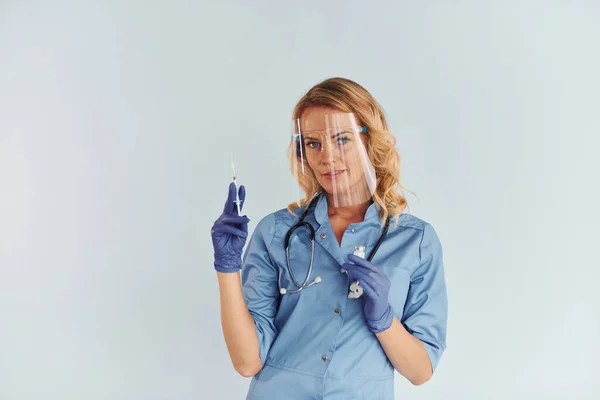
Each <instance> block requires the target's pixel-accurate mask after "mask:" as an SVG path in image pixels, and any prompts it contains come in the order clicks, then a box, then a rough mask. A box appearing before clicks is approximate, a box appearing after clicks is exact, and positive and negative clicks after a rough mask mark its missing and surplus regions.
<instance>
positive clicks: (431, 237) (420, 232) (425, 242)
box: [396, 213, 441, 247]
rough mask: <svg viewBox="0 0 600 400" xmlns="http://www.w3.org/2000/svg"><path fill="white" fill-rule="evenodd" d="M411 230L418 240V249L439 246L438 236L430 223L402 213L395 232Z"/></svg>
mask: <svg viewBox="0 0 600 400" xmlns="http://www.w3.org/2000/svg"><path fill="white" fill-rule="evenodd" d="M402 229H412V230H414V231H415V236H417V237H418V238H419V247H427V246H432V245H434V246H441V244H440V240H439V237H438V234H437V232H436V230H435V228H434V227H433V225H432V224H431V223H429V222H428V221H426V220H424V219H422V218H419V217H417V216H415V215H412V214H408V213H402V214H400V216H399V217H398V222H397V225H396V231H398V230H402Z"/></svg>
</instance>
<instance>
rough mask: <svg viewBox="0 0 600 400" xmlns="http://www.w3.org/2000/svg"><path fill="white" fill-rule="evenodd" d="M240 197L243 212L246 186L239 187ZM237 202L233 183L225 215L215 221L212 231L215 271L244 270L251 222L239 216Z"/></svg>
mask: <svg viewBox="0 0 600 400" xmlns="http://www.w3.org/2000/svg"><path fill="white" fill-rule="evenodd" d="M238 195H239V197H240V202H241V204H240V210H241V208H242V206H243V204H244V203H243V201H244V200H245V199H246V189H245V188H244V185H241V186H240V187H239V192H238ZM235 200H236V199H235V184H234V183H233V182H231V184H230V185H229V195H228V197H227V201H226V202H225V207H224V209H223V214H221V216H220V217H219V218H218V219H217V220H216V221H215V223H214V225H213V227H212V230H211V235H212V242H213V248H214V250H215V269H216V270H217V271H219V272H228V273H231V272H237V271H239V270H240V269H241V268H242V250H243V249H244V245H245V244H246V238H247V237H248V222H250V220H249V219H248V218H247V217H246V216H245V215H244V216H240V215H238V213H237V206H236V204H235Z"/></svg>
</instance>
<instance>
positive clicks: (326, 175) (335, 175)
mask: <svg viewBox="0 0 600 400" xmlns="http://www.w3.org/2000/svg"><path fill="white" fill-rule="evenodd" d="M345 172H346V170H345V169H337V170H335V171H333V172H326V173H324V174H322V176H323V178H325V179H331V180H333V179H337V178H339V177H340V176H342V175H343V174H344V173H345Z"/></svg>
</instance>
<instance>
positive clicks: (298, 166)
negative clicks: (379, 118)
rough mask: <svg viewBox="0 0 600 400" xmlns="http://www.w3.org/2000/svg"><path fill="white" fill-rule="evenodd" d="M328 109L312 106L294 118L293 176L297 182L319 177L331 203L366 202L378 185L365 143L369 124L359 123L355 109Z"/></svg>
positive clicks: (334, 205)
mask: <svg viewBox="0 0 600 400" xmlns="http://www.w3.org/2000/svg"><path fill="white" fill-rule="evenodd" d="M327 112H329V113H328V114H326V113H324V112H322V111H312V110H311V112H305V113H304V114H305V115H303V117H302V118H298V119H296V120H295V121H293V128H292V145H293V147H292V148H293V149H295V155H296V162H295V163H292V164H293V168H292V169H293V171H292V172H293V174H294V177H295V178H296V179H297V181H298V182H310V180H311V179H316V180H317V182H318V184H319V185H320V186H321V187H322V188H323V189H324V191H325V192H326V193H327V194H328V195H329V196H328V199H329V205H330V206H333V207H345V206H351V205H356V204H362V203H365V202H367V201H369V200H370V199H371V197H372V196H373V193H375V187H376V177H375V169H374V168H373V165H372V164H371V161H370V160H369V157H368V156H367V151H366V148H365V144H364V143H365V138H366V137H367V133H366V127H365V128H363V127H361V126H359V125H358V123H357V120H356V118H355V116H354V114H352V113H343V112H339V113H337V112H335V111H333V112H332V111H330V110H327ZM301 186H302V185H301Z"/></svg>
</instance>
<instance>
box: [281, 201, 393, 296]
mask: <svg viewBox="0 0 600 400" xmlns="http://www.w3.org/2000/svg"><path fill="white" fill-rule="evenodd" d="M318 198H319V194H318V193H317V194H316V195H315V196H314V197H313V198H312V200H311V201H310V203H309V204H308V206H307V207H306V208H305V209H304V211H303V212H302V215H300V220H299V221H298V223H297V224H296V225H294V226H292V227H291V228H290V229H289V230H288V232H287V234H286V235H285V261H286V263H287V269H288V272H289V273H290V277H291V278H292V281H293V282H294V285H296V287H297V288H298V289H286V288H281V289H279V293H281V294H288V293H298V292H300V291H301V290H302V289H306V288H308V287H311V286H312V285H314V284H315V283H320V282H322V279H321V277H320V276H317V277H315V279H314V280H313V281H312V282H311V283H308V281H309V279H310V274H311V273H312V268H313V260H314V256H315V229H314V228H313V226H312V225H311V224H310V223H309V222H306V221H304V218H305V217H306V214H308V211H309V210H310V208H311V207H312V205H313V204H314V203H315V202H316V200H317V199H318ZM390 220H391V217H390V216H388V218H387V219H386V221H385V226H384V228H383V232H382V233H381V235H380V236H379V240H377V243H376V244H375V247H374V248H373V250H371V253H370V254H369V257H367V260H368V261H371V260H372V259H373V257H374V256H375V254H376V253H377V250H378V249H379V246H381V243H382V242H383V239H385V235H386V234H387V231H388V228H389V227H390ZM301 227H306V228H308V231H309V237H310V245H311V251H310V264H309V266H308V271H307V273H306V277H305V278H304V282H302V283H299V282H298V281H297V280H296V277H295V276H294V272H293V271H292V267H291V265H290V238H291V237H292V234H293V233H294V231H295V230H296V229H298V228H301Z"/></svg>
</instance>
